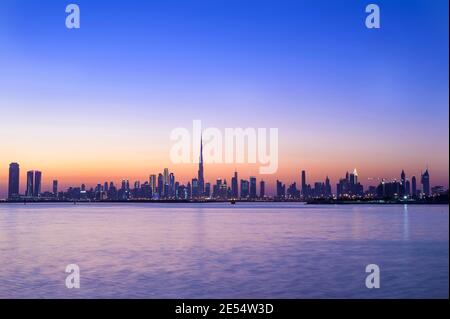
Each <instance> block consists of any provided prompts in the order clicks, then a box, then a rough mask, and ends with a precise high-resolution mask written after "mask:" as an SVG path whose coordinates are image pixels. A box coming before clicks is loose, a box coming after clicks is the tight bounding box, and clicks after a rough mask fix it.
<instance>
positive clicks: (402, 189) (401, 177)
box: [400, 170, 406, 195]
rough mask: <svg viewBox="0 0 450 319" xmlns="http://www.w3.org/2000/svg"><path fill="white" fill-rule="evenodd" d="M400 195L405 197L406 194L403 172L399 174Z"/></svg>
mask: <svg viewBox="0 0 450 319" xmlns="http://www.w3.org/2000/svg"><path fill="white" fill-rule="evenodd" d="M400 186H401V188H400V195H405V194H406V175H405V171H404V170H402V172H401V174H400Z"/></svg>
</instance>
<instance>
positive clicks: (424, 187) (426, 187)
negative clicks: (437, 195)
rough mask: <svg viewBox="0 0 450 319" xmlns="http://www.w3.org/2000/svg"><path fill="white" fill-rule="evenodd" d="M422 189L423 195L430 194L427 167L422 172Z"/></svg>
mask: <svg viewBox="0 0 450 319" xmlns="http://www.w3.org/2000/svg"><path fill="white" fill-rule="evenodd" d="M421 183H422V191H423V193H424V194H425V196H430V174H429V173H428V168H427V169H426V170H425V173H423V174H422V179H421Z"/></svg>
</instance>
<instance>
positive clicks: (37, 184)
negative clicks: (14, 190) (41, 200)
mask: <svg viewBox="0 0 450 319" xmlns="http://www.w3.org/2000/svg"><path fill="white" fill-rule="evenodd" d="M41 182H42V173H41V172H40V171H35V172H34V192H33V195H34V196H35V197H38V196H40V195H41Z"/></svg>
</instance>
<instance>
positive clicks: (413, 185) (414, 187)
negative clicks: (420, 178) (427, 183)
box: [411, 176, 417, 197]
mask: <svg viewBox="0 0 450 319" xmlns="http://www.w3.org/2000/svg"><path fill="white" fill-rule="evenodd" d="M411 195H412V196H413V197H416V196H417V181H416V177H415V176H413V177H412V178H411Z"/></svg>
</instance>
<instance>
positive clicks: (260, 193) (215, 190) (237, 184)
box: [7, 141, 448, 200]
mask: <svg viewBox="0 0 450 319" xmlns="http://www.w3.org/2000/svg"><path fill="white" fill-rule="evenodd" d="M197 172H198V175H197V176H196V177H192V179H190V180H188V181H180V180H177V179H176V176H175V174H174V172H170V170H169V168H164V170H163V171H161V172H160V173H158V174H150V175H148V178H147V179H146V180H145V179H144V180H134V181H133V180H132V181H130V180H129V179H126V178H123V179H121V180H120V181H119V182H117V181H112V180H111V179H110V180H105V181H104V182H98V183H97V184H95V185H87V184H85V183H82V184H81V185H71V186H69V187H67V190H64V189H61V188H59V185H61V184H60V182H59V180H58V179H53V180H52V181H51V185H52V188H51V191H50V190H45V191H42V190H41V187H42V186H41V185H42V172H41V171H37V170H36V171H33V170H31V171H27V172H26V185H25V191H24V192H23V193H21V191H20V190H21V188H20V165H19V163H16V162H13V163H10V165H9V178H8V196H7V198H8V199H18V198H19V197H22V196H25V197H24V198H39V197H41V195H42V197H44V198H45V197H47V198H50V197H52V196H55V197H58V195H59V194H60V193H61V194H62V193H65V192H69V193H70V192H71V191H72V190H73V189H75V190H77V189H78V191H82V192H85V193H86V192H91V193H92V192H95V193H104V194H105V196H107V195H108V189H110V188H112V187H113V188H115V189H117V190H121V191H123V192H125V193H123V195H122V196H125V197H123V198H120V197H119V198H115V199H116V200H117V199H127V200H128V199H132V198H133V196H135V197H134V199H142V198H144V197H139V196H137V195H136V194H134V195H133V193H132V191H133V190H134V191H135V192H136V191H137V190H139V191H141V190H144V189H146V190H147V191H149V192H150V193H149V194H150V195H148V194H147V195H145V196H147V197H148V199H173V198H176V199H196V198H197V199H199V198H215V199H257V198H260V199H262V198H291V199H295V198H303V199H307V198H320V197H323V198H332V197H335V198H342V197H346V196H357V197H372V196H378V197H398V198H402V197H403V196H406V197H411V198H415V197H420V196H422V195H424V196H431V195H433V194H441V193H443V192H445V191H446V190H447V191H448V189H447V188H445V186H443V185H437V184H434V185H432V184H431V182H430V175H429V172H428V168H426V169H425V171H424V172H423V173H421V174H420V175H419V176H418V177H416V176H415V175H408V176H407V175H406V173H405V171H404V170H402V171H401V173H400V174H399V176H398V177H399V178H393V179H384V178H383V179H381V180H379V181H378V184H376V185H369V186H368V187H367V186H366V187H364V185H363V184H362V183H361V181H360V180H359V174H358V172H357V170H356V168H355V169H354V170H353V171H352V172H351V173H349V171H347V172H346V174H345V177H343V178H339V179H338V180H337V181H336V184H335V188H334V187H333V186H332V185H333V182H332V181H331V180H330V178H329V176H326V177H325V179H324V180H322V181H311V180H309V179H308V176H307V172H306V170H301V172H300V174H298V179H297V180H295V179H294V180H291V181H282V180H279V179H277V180H276V185H275V190H274V192H267V189H271V188H270V187H269V188H267V187H266V185H267V180H264V179H258V178H257V177H255V176H249V177H245V176H240V175H238V174H239V173H238V172H237V171H235V172H234V174H233V176H231V178H227V177H222V178H217V179H216V180H211V181H209V180H208V179H206V180H204V172H203V142H202V141H201V142H200V159H199V163H198V171H197ZM239 176H240V178H239ZM258 184H259V187H257V185H258ZM119 185H121V186H120V188H119ZM433 186H434V187H433ZM179 187H180V189H182V190H183V195H182V196H181V195H180V196H179V195H178V194H179V193H178V189H179ZM334 189H335V191H334ZM91 195H92V194H91ZM155 195H157V196H155ZM115 196H117V195H115ZM406 197H405V198H406ZM98 199H102V198H98ZM103 199H108V198H107V197H106V198H103ZM109 199H111V198H109Z"/></svg>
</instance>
